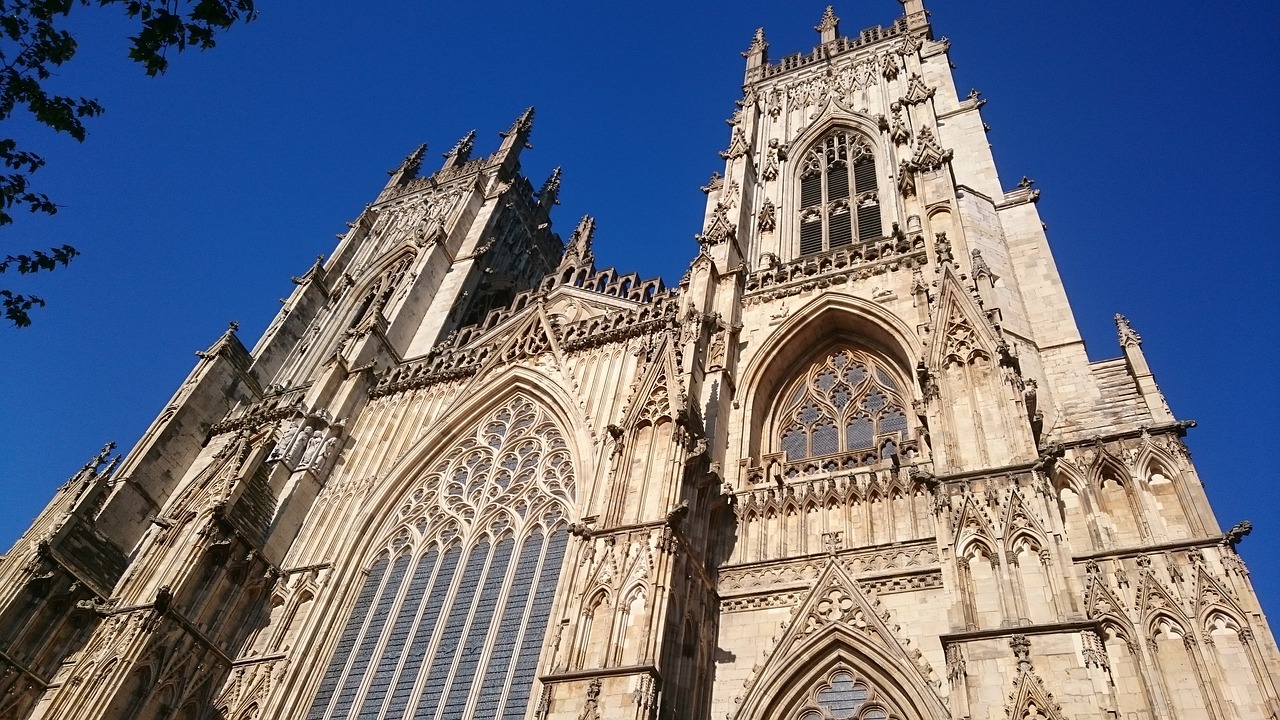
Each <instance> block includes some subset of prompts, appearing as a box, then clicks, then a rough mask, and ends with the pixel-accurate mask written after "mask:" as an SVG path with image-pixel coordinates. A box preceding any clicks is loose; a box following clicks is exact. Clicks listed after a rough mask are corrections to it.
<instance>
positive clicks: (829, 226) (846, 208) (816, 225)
mask: <svg viewBox="0 0 1280 720" xmlns="http://www.w3.org/2000/svg"><path fill="white" fill-rule="evenodd" d="M800 168H801V170H800V202H799V207H800V215H799V221H800V254H801V255H810V254H813V253H818V252H822V251H824V250H832V249H834V248H838V247H841V246H843V245H851V244H853V243H854V242H859V241H865V240H875V239H878V238H880V237H881V235H882V234H883V233H882V231H881V224H880V196H879V193H878V191H877V187H876V162H875V155H874V153H873V151H872V148H871V145H870V143H868V142H867V139H866V138H864V137H862V136H861V135H858V134H856V133H854V132H851V131H849V130H834V131H832V132H831V133H829V134H827V135H826V136H825V137H824V138H823V139H822V140H820V141H818V142H817V143H816V144H815V145H814V146H813V147H812V148H810V150H809V151H808V152H807V153H805V156H804V158H803V159H802V160H801V165H800Z"/></svg>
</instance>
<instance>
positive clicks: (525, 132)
mask: <svg viewBox="0 0 1280 720" xmlns="http://www.w3.org/2000/svg"><path fill="white" fill-rule="evenodd" d="M532 130H533V107H532V106H530V107H529V108H527V109H526V110H525V111H524V112H522V113H520V117H518V118H516V121H515V122H513V123H511V127H510V128H508V129H507V131H506V132H501V133H498V135H499V136H500V137H501V138H502V145H501V146H500V147H499V148H498V152H497V155H499V156H501V157H503V158H504V159H509V158H515V157H518V156H519V155H520V151H521V150H524V149H526V148H531V147H533V146H532V145H530V144H529V133H530V132H531V131H532Z"/></svg>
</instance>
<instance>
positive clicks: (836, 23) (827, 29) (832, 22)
mask: <svg viewBox="0 0 1280 720" xmlns="http://www.w3.org/2000/svg"><path fill="white" fill-rule="evenodd" d="M813 29H814V30H817V31H818V32H819V33H821V34H822V44H823V45H826V44H827V43H829V42H833V41H834V40H835V39H836V38H837V37H840V18H838V17H836V11H835V9H833V8H832V7H831V6H830V5H828V6H827V10H826V12H824V13H822V20H821V21H820V22H819V23H818V25H817V26H816V27H814V28H813Z"/></svg>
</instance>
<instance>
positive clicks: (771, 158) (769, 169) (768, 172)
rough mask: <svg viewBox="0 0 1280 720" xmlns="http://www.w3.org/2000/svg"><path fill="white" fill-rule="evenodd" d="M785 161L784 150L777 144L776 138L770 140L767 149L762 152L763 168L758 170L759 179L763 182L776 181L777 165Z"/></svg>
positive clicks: (785, 152)
mask: <svg viewBox="0 0 1280 720" xmlns="http://www.w3.org/2000/svg"><path fill="white" fill-rule="evenodd" d="M786 159H787V151H786V148H785V147H783V146H782V144H781V143H779V142H778V139H777V138H771V139H770V140H769V145H768V147H766V148H765V151H764V167H763V168H761V170H760V177H762V178H764V179H765V180H776V179H778V167H779V163H780V162H781V161H782V160H786Z"/></svg>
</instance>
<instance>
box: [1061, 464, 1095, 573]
mask: <svg viewBox="0 0 1280 720" xmlns="http://www.w3.org/2000/svg"><path fill="white" fill-rule="evenodd" d="M1053 496H1054V500H1055V501H1056V504H1057V507H1058V517H1059V520H1060V521H1061V522H1062V530H1063V534H1064V535H1065V536H1066V539H1067V547H1068V548H1069V549H1070V550H1071V553H1072V554H1073V555H1083V554H1085V553H1088V552H1092V551H1093V550H1095V549H1097V546H1098V537H1097V527H1096V526H1095V525H1094V521H1093V518H1094V513H1093V497H1092V496H1093V493H1092V492H1091V490H1090V487H1089V483H1088V482H1087V481H1086V480H1085V478H1084V476H1083V475H1082V474H1081V473H1080V472H1079V471H1077V470H1076V468H1075V466H1074V465H1073V464H1072V463H1070V462H1062V461H1059V462H1058V463H1057V464H1056V465H1055V468H1054V473H1053Z"/></svg>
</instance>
